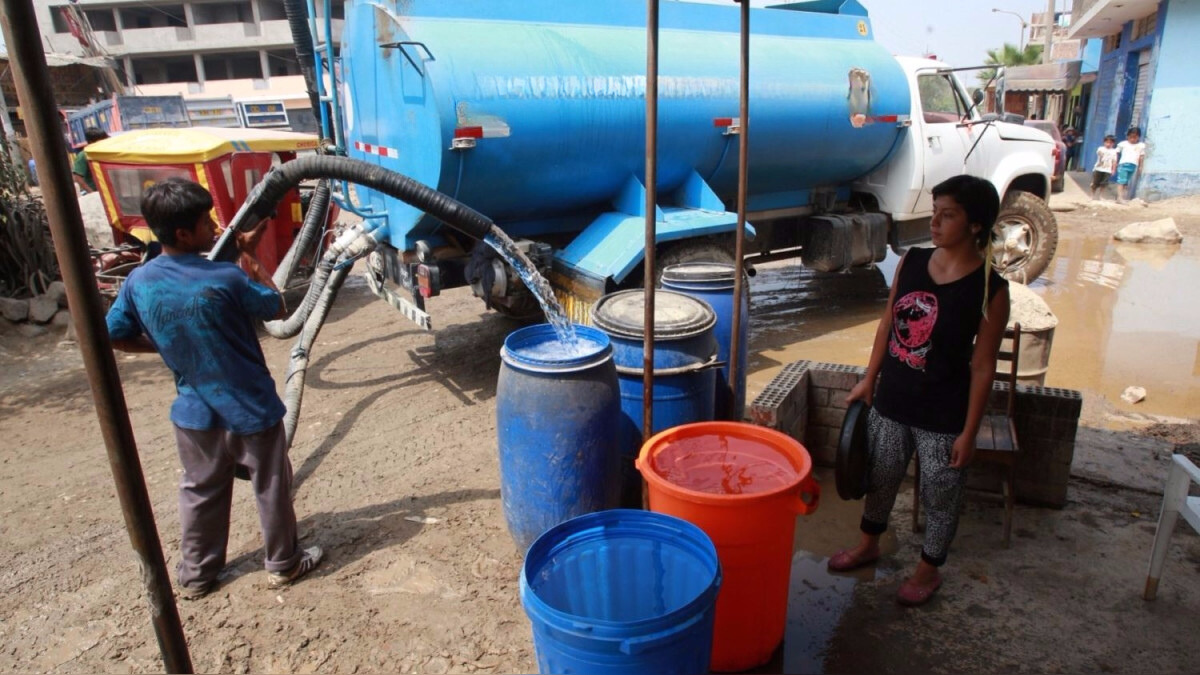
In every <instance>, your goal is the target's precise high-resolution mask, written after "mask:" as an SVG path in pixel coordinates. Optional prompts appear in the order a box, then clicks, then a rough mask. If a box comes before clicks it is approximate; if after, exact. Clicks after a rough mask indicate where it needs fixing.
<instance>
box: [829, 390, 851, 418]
mask: <svg viewBox="0 0 1200 675" xmlns="http://www.w3.org/2000/svg"><path fill="white" fill-rule="evenodd" d="M849 395H850V390H849V389H830V390H829V407H830V408H833V409H835V410H841V411H842V412H843V414H844V413H845V411H846V408H847V407H848V406H847V405H846V397H847V396H849Z"/></svg>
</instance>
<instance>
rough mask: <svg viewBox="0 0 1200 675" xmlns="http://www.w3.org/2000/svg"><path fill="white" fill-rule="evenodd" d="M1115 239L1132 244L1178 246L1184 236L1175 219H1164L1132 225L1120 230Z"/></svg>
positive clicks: (1114, 236)
mask: <svg viewBox="0 0 1200 675" xmlns="http://www.w3.org/2000/svg"><path fill="white" fill-rule="evenodd" d="M1113 239H1116V240H1117V241H1125V242H1129V243H1131V244H1178V243H1179V242H1181V241H1183V235H1182V234H1180V232H1179V227H1178V226H1176V225H1175V219H1174V218H1162V219H1160V220H1151V221H1144V222H1138V223H1130V224H1128V225H1126V226H1125V227H1122V228H1121V229H1120V230H1118V231H1117V233H1116V234H1114V235H1113Z"/></svg>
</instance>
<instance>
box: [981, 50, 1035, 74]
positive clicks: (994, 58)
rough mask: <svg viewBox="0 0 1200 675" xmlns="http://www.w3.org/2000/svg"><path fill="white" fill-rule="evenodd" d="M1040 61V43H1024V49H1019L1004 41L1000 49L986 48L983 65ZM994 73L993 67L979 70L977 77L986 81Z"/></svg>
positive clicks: (1023, 64) (1015, 64)
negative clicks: (985, 57)
mask: <svg viewBox="0 0 1200 675" xmlns="http://www.w3.org/2000/svg"><path fill="white" fill-rule="evenodd" d="M1041 62H1042V45H1025V49H1023V50H1022V49H1020V48H1018V47H1016V46H1014V45H1013V44H1012V43H1011V42H1005V43H1004V46H1003V47H1001V48H1000V49H989V50H987V59H986V60H984V62H983V65H985V66H1032V65H1034V64H1038V63H1041ZM995 74H996V70H995V69H994V68H989V69H987V70H981V71H979V79H980V80H981V81H982V82H987V81H988V80H990V79H992V76H993V75H995Z"/></svg>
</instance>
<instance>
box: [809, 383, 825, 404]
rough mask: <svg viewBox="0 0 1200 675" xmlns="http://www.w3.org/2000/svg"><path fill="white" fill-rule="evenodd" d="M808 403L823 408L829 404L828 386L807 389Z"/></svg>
mask: <svg viewBox="0 0 1200 675" xmlns="http://www.w3.org/2000/svg"><path fill="white" fill-rule="evenodd" d="M808 405H809V406H810V407H813V408H824V407H825V406H827V405H829V388H828V387H817V386H813V387H811V388H810V389H809V391H808Z"/></svg>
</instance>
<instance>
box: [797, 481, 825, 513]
mask: <svg viewBox="0 0 1200 675" xmlns="http://www.w3.org/2000/svg"><path fill="white" fill-rule="evenodd" d="M820 503H821V485H820V484H819V483H817V481H815V480H813V477H812V474H809V475H807V476H805V477H804V480H802V481H800V486H799V489H798V490H797V492H796V501H795V502H794V503H793V504H792V508H793V509H795V511H796V513H797V514H799V515H801V516H807V515H809V514H811V513H812V512H813V511H816V510H817V506H818V505H820Z"/></svg>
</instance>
